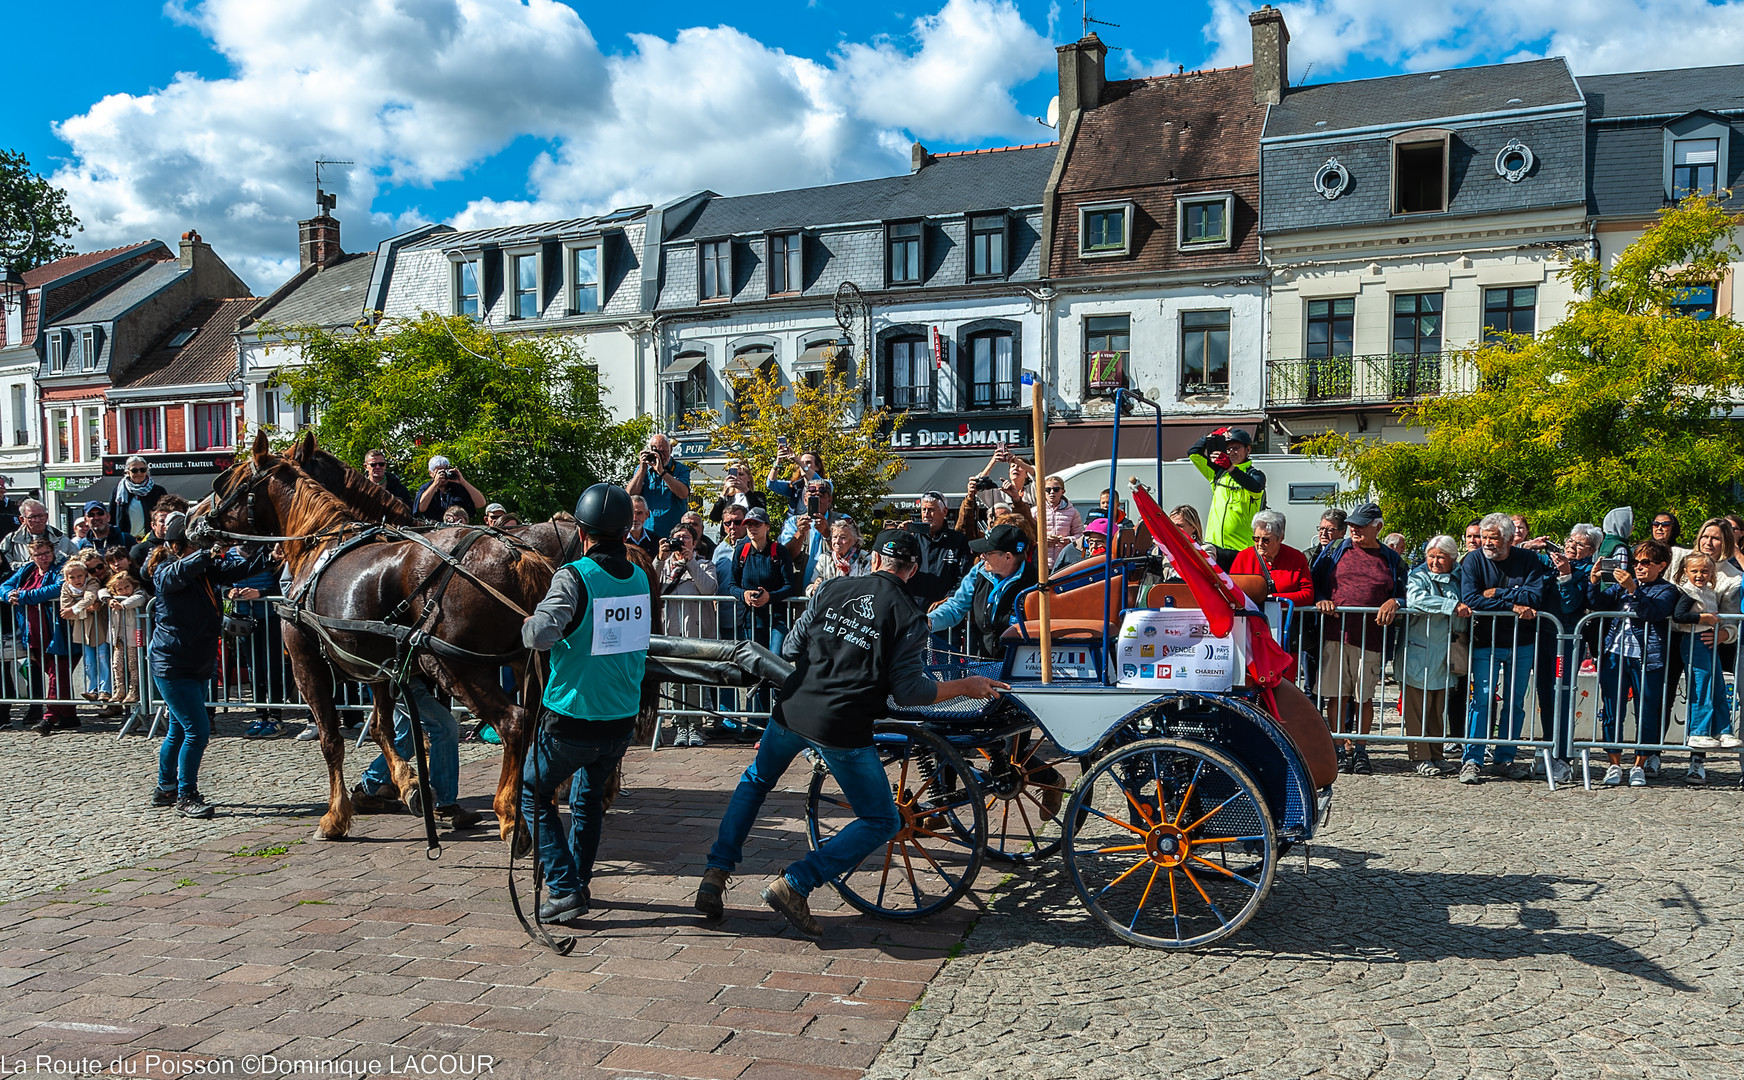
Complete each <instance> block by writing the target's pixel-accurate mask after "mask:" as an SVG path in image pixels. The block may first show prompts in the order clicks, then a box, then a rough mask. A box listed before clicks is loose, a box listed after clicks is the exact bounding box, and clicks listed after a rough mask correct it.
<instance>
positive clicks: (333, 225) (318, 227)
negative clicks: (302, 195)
mask: <svg viewBox="0 0 1744 1080" xmlns="http://www.w3.org/2000/svg"><path fill="white" fill-rule="evenodd" d="M334 202H335V199H334V197H333V196H331V195H329V194H327V193H326V192H324V191H322V190H320V189H319V188H317V189H316V190H315V203H316V209H317V211H318V213H316V215H315V216H314V217H312V218H310V219H309V220H307V221H299V222H297V264H298V265H297V269H298V270H307V269H308V268H309V267H311V266H331V265H333V264H334V263H336V262H338V261H339V257H340V256H341V255H342V254H344V253H343V252H341V251H340V250H339V219H338V218H336V217H334V216H333V215H332V214H331V213H329V212H328V211H330V210H332V209H333V205H334Z"/></svg>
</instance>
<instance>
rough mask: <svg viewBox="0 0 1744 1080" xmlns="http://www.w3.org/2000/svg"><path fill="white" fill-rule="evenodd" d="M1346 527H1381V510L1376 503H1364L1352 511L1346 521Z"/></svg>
mask: <svg viewBox="0 0 1744 1080" xmlns="http://www.w3.org/2000/svg"><path fill="white" fill-rule="evenodd" d="M1344 523H1345V524H1346V525H1362V526H1368V525H1379V524H1380V523H1381V508H1380V507H1379V506H1377V505H1375V504H1374V503H1363V504H1362V505H1361V506H1359V507H1357V508H1356V509H1355V510H1352V511H1351V512H1350V514H1349V516H1347V517H1346V518H1345V519H1344Z"/></svg>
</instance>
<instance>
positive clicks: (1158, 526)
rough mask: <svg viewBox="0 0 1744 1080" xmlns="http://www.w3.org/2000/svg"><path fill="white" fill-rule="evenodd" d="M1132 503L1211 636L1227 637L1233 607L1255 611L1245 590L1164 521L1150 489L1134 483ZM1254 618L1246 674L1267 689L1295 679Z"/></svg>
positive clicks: (1290, 662) (1286, 658) (1289, 661)
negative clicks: (1202, 618) (1190, 597)
mask: <svg viewBox="0 0 1744 1080" xmlns="http://www.w3.org/2000/svg"><path fill="white" fill-rule="evenodd" d="M1132 504H1133V506H1134V507H1135V508H1136V509H1137V510H1138V516H1139V517H1140V519H1142V520H1143V521H1144V523H1145V528H1147V529H1149V530H1150V533H1151V536H1152V537H1154V538H1155V539H1156V541H1157V542H1158V543H1160V544H1161V545H1162V546H1163V550H1164V551H1166V552H1168V553H1169V561H1170V562H1172V563H1173V564H1174V566H1175V573H1177V574H1179V575H1181V580H1182V581H1184V582H1186V583H1187V590H1188V591H1189V592H1191V593H1192V594H1193V599H1195V600H1197V601H1198V602H1199V607H1200V610H1202V611H1204V612H1205V621H1206V622H1207V623H1208V624H1209V625H1210V628H1211V632H1212V633H1213V634H1215V635H1216V636H1218V637H1224V636H1225V635H1227V634H1228V633H1229V631H1230V629H1231V628H1232V627H1233V626H1234V625H1235V613H1236V612H1237V611H1244V612H1245V611H1255V612H1257V610H1258V609H1257V608H1255V607H1254V604H1253V601H1251V600H1249V599H1248V597H1247V594H1246V593H1244V592H1242V591H1241V590H1240V589H1239V588H1237V587H1236V584H1235V582H1233V581H1231V580H1229V578H1228V577H1227V576H1225V575H1224V573H1223V570H1222V569H1221V568H1220V567H1219V566H1218V565H1217V564H1216V563H1215V562H1213V561H1212V560H1211V558H1210V557H1209V556H1208V555H1206V554H1205V552H1204V551H1202V550H1201V549H1200V548H1199V545H1197V544H1195V543H1193V542H1192V541H1191V540H1189V539H1187V535H1186V534H1185V533H1183V532H1182V531H1181V530H1180V529H1179V528H1178V527H1177V526H1176V525H1175V523H1174V522H1173V521H1170V520H1169V516H1168V515H1167V514H1165V513H1163V508H1162V507H1160V506H1158V505H1157V503H1156V500H1155V499H1153V498H1151V493H1150V492H1148V491H1146V490H1145V489H1144V488H1142V487H1138V486H1134V487H1133V489H1132ZM1257 621H1258V622H1259V623H1260V624H1261V625H1260V627H1258V628H1255V627H1253V625H1252V624H1251V623H1250V624H1249V629H1250V630H1251V631H1252V632H1251V633H1249V634H1248V650H1247V651H1248V664H1247V669H1248V672H1249V673H1250V674H1252V675H1253V677H1254V681H1255V682H1257V683H1259V684H1260V685H1261V686H1263V687H1267V688H1270V687H1273V686H1276V685H1278V683H1280V682H1282V681H1283V680H1285V679H1291V678H1295V675H1296V658H1295V657H1293V656H1291V655H1290V654H1289V653H1288V652H1287V651H1285V650H1284V649H1283V648H1281V647H1280V646H1279V645H1278V643H1277V641H1276V640H1274V639H1273V637H1272V634H1271V629H1270V628H1269V627H1268V626H1266V625H1265V620H1264V619H1259V620H1257ZM1273 709H1274V712H1273V715H1276V708H1275V706H1274V707H1273Z"/></svg>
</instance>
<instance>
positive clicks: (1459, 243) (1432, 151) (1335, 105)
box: [1260, 59, 1588, 441]
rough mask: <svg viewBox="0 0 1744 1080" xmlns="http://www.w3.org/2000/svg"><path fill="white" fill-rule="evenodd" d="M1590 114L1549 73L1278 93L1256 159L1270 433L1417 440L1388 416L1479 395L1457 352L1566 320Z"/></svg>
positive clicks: (1513, 68) (1583, 237)
mask: <svg viewBox="0 0 1744 1080" xmlns="http://www.w3.org/2000/svg"><path fill="white" fill-rule="evenodd" d="M1585 113H1586V106H1585V103H1584V101H1583V100H1582V98H1581V93H1580V89H1579V87H1578V86H1576V84H1575V81H1574V78H1573V77H1572V76H1571V75H1570V74H1569V71H1568V67H1567V65H1566V64H1565V63H1564V62H1563V61H1562V60H1560V59H1551V60H1535V61H1528V62H1523V63H1515V64H1499V65H1489V66H1484V67H1474V68H1463V69H1457V70H1448V71H1437V72H1423V73H1420V74H1412V75H1398V76H1391V77H1388V78H1380V79H1364V80H1357V81H1351V82H1341V83H1326V84H1322V85H1316V86H1306V87H1295V88H1290V89H1287V90H1285V91H1284V92H1283V94H1282V95H1281V99H1280V101H1279V103H1278V104H1276V105H1274V106H1272V108H1271V110H1270V112H1269V113H1268V115H1267V118H1266V125H1265V134H1264V137H1263V138H1262V140H1261V145H1260V155H1261V172H1262V176H1263V182H1262V189H1261V194H1262V203H1263V209H1262V216H1261V226H1260V232H1261V238H1262V241H1263V243H1264V245H1265V250H1266V255H1267V258H1268V260H1269V262H1270V264H1271V266H1272V278H1271V299H1270V304H1269V320H1268V322H1269V326H1268V342H1269V345H1268V349H1269V360H1268V363H1267V380H1266V406H1267V412H1268V414H1269V416H1270V417H1271V418H1272V419H1273V420H1275V421H1277V426H1279V427H1281V428H1282V429H1283V430H1284V431H1285V432H1287V433H1289V434H1291V435H1293V436H1298V437H1300V436H1306V435H1311V434H1315V433H1318V432H1320V431H1325V430H1329V429H1331V430H1340V431H1367V432H1371V433H1373V434H1376V435H1378V436H1380V437H1381V438H1383V439H1386V440H1390V441H1396V440H1402V439H1411V438H1420V437H1421V434H1420V433H1418V432H1416V431H1415V430H1414V429H1411V428H1407V427H1404V426H1402V425H1400V424H1399V422H1398V418H1397V410H1398V409H1399V408H1400V407H1402V406H1405V405H1408V404H1409V403H1410V402H1412V401H1414V400H1417V399H1420V398H1422V397H1425V396H1429V395H1434V394H1439V393H1446V392H1455V391H1459V390H1462V389H1468V388H1470V387H1471V386H1472V385H1474V379H1475V375H1476V372H1475V368H1474V367H1473V365H1472V364H1470V363H1469V361H1467V360H1466V359H1464V358H1463V355H1462V354H1463V351H1464V350H1469V349H1470V348H1471V347H1472V346H1474V345H1476V344H1478V343H1479V342H1481V341H1483V340H1484V339H1485V337H1486V336H1487V335H1489V334H1492V333H1495V332H1503V331H1505V332H1511V333H1524V334H1531V333H1535V332H1536V331H1537V330H1538V329H1539V328H1541V327H1544V326H1548V325H1551V324H1552V323H1555V322H1557V321H1558V320H1559V319H1560V318H1561V317H1562V313H1563V311H1564V310H1565V309H1566V307H1567V305H1568V303H1569V302H1570V301H1572V300H1573V299H1574V295H1573V292H1572V290H1571V288H1570V287H1569V286H1568V285H1567V284H1566V283H1565V282H1564V281H1562V280H1561V279H1560V278H1559V277H1558V276H1557V271H1558V270H1559V269H1560V268H1561V266H1562V265H1563V264H1564V262H1565V261H1566V258H1567V256H1568V255H1569V254H1571V253H1581V252H1584V251H1585V250H1586V247H1587V243H1588V233H1587V220H1586V205H1587V198H1586V152H1585V140H1586V130H1585V128H1586V117H1585Z"/></svg>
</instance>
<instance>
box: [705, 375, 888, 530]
mask: <svg viewBox="0 0 1744 1080" xmlns="http://www.w3.org/2000/svg"><path fill="white" fill-rule="evenodd" d="M831 370H832V371H835V370H836V369H833V368H832V369H831ZM789 389H791V390H792V392H793V401H792V402H789V401H787V392H788V390H789ZM733 400H734V403H735V408H734V409H733V410H732V412H731V413H730V414H728V415H725V416H724V415H723V414H721V413H718V412H716V411H714V410H712V409H711V410H707V411H705V412H702V413H699V414H697V415H694V416H691V417H687V418H686V426H688V427H693V428H697V429H707V430H708V433H709V445H710V447H711V449H713V450H715V451H717V452H719V453H722V454H726V455H727V456H728V457H729V458H734V459H737V460H741V461H743V462H745V463H746V464H747V465H748V466H750V469H751V475H752V476H753V478H755V479H756V480H757V482H758V483H762V481H763V480H764V479H765V478H766V477H768V475H769V467H770V465H772V464H773V463H774V462H775V459H776V455H777V454H778V453H779V452H780V439H781V438H782V437H783V436H785V437H786V439H787V444H788V448H789V450H791V451H792V452H793V453H794V454H795V455H798V454H801V453H807V452H810V453H815V454H817V455H818V456H819V457H820V458H821V459H822V461H823V471H824V475H826V476H828V477H829V478H830V484H831V487H832V488H833V489H834V491H835V496H836V501H835V509H836V511H837V512H838V513H844V514H847V515H848V516H849V517H851V518H853V519H854V522H855V524H857V525H859V526H860V529H861V531H862V532H863V533H865V532H867V531H868V530H870V529H872V528H874V527H875V525H876V522H877V521H878V520H879V519H881V518H882V517H883V516H884V505H885V501H886V500H887V499H888V498H889V496H890V490H891V487H890V485H891V482H892V481H894V480H895V479H896V477H897V476H898V475H899V474H901V472H902V468H903V465H902V459H901V457H899V456H898V454H897V452H896V451H895V450H893V449H891V446H890V432H891V431H893V430H897V429H899V428H900V427H901V426H902V423H903V421H904V420H905V419H906V417H905V416H903V415H902V414H900V413H898V414H894V415H893V414H891V413H889V412H888V411H886V410H884V409H865V410H862V409H861V404H860V390H859V387H858V385H857V384H856V382H855V381H854V380H853V379H851V378H845V377H839V376H837V377H831V378H827V379H825V380H823V383H822V385H821V386H818V387H815V388H814V387H812V386H808V385H807V384H805V383H803V382H796V383H791V384H783V383H782V382H781V378H780V376H779V375H778V374H776V373H775V372H774V371H773V370H770V371H767V372H764V373H762V374H759V375H757V376H755V377H751V378H744V379H734V380H733ZM729 416H730V418H729ZM786 472H787V466H786V465H785V464H784V465H783V468H782V474H783V475H782V478H783V479H786V475H785V474H786ZM693 490H695V489H694V488H693ZM718 494H719V491H718V490H715V491H709V492H707V493H706V498H705V493H704V492H701V491H697V492H696V496H697V498H698V499H702V500H703V505H705V506H706V505H707V504H708V502H710V501H712V500H713V499H714V497H715V496H716V495H718ZM786 512H787V507H786V504H785V503H783V502H782V500H780V499H776V498H771V499H770V500H769V518H770V521H771V522H773V523H774V525H775V527H776V528H779V527H780V525H781V521H782V518H783V517H784V516H785V514H786ZM867 539H868V540H870V539H871V537H870V535H868V536H867Z"/></svg>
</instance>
